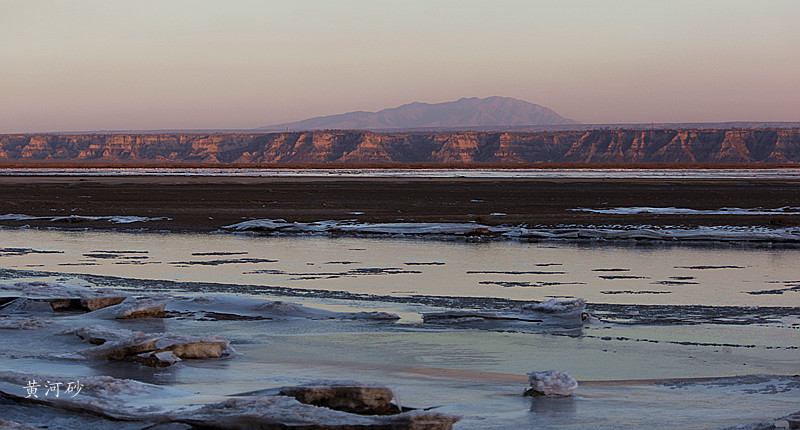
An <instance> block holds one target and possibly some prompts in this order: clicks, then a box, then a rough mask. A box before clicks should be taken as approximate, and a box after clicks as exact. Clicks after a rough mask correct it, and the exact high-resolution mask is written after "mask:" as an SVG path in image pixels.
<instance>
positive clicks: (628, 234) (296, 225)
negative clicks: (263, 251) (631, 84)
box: [222, 219, 800, 243]
mask: <svg viewBox="0 0 800 430" xmlns="http://www.w3.org/2000/svg"><path fill="white" fill-rule="evenodd" d="M222 229H223V230H226V231H233V232H254V233H261V234H328V235H342V234H344V235H388V236H412V237H414V236H422V237H467V238H469V237H479V238H493V239H516V240H527V241H540V240H609V241H643V240H645V241H646V240H651V241H685V242H709V241H712V242H713V241H721V242H777V243H800V228H796V227H774V228H773V227H737V226H697V227H683V226H642V225H627V226H622V225H620V226H608V227H604V226H562V227H542V228H537V227H529V226H508V225H500V226H490V225H485V224H480V223H474V222H469V223H447V222H442V223H413V222H396V223H364V222H356V221H353V220H343V221H332V220H330V221H317V222H307V223H306V222H287V221H285V220H281V219H278V220H273V219H258V220H250V221H244V222H240V223H236V224H231V225H226V226H223V227H222Z"/></svg>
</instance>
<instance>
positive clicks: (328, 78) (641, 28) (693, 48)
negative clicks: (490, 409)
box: [0, 0, 800, 133]
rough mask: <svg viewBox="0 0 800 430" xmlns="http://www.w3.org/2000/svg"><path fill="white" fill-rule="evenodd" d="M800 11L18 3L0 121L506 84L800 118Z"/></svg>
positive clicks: (286, 106) (537, 95)
mask: <svg viewBox="0 0 800 430" xmlns="http://www.w3.org/2000/svg"><path fill="white" fill-rule="evenodd" d="M798 17H800V2H798V1H795V0H767V1H765V0H761V1H744V0H724V1H722V0H704V1H685V0H671V1H662V0H638V1H596V0H552V1H503V0H499V1H495V2H487V1H472V0H457V1H456V0H450V1H436V0H428V1H417V0H405V1H402V2H390V1H375V0H372V1H366V0H363V1H361V0H358V1H356V0H339V1H304V0H298V1H200V0H197V1H169V2H166V1H148V0H143V1H136V2H130V1H116V0H102V1H100V0H94V1H84V0H74V1H69V2H63V1H40V0H5V1H3V2H2V3H0V65H2V67H1V68H0V74H2V75H0V76H2V79H0V100H2V103H0V132H3V133H13V132H34V131H77V130H103V129H130V130H145V129H161V128H220V129H223V128H255V127H259V126H262V125H268V124H275V123H281V122H287V121H295V120H301V119H305V118H307V117H311V116H319V115H329V114H336V113H343V112H348V111H354V110H367V111H375V110H380V109H384V108H388V107H395V106H398V105H401V104H405V103H409V102H412V101H421V102H429V103H436V102H443V101H451V100H456V99H459V98H461V97H487V96H492V95H500V96H508V97H515V98H519V99H523V100H527V101H530V102H532V103H537V104H540V105H543V106H546V107H549V108H551V109H553V110H555V111H556V112H558V113H560V114H561V115H563V116H566V117H569V118H572V119H575V120H577V121H580V122H584V123H614V122H651V121H654V122H695V121H800V27H798V25H797V19H798Z"/></svg>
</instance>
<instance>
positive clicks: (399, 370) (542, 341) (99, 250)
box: [0, 230, 800, 429]
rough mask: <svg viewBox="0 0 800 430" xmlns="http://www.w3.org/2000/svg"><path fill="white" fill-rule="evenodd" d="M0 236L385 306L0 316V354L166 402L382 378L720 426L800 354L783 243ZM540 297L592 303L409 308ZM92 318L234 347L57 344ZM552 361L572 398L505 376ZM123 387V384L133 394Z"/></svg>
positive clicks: (543, 419) (200, 277)
mask: <svg viewBox="0 0 800 430" xmlns="http://www.w3.org/2000/svg"><path fill="white" fill-rule="evenodd" d="M0 244H1V245H0V268H1V269H0V283H9V282H16V281H42V280H45V281H58V282H63V283H68V284H73V285H86V286H91V287H96V286H101V287H113V288H118V289H122V290H124V291H127V292H128V293H129V294H136V295H147V294H153V293H167V294H171V295H176V296H181V295H187V294H198V293H203V294H216V295H220V294H234V295H237V296H241V297H252V298H255V299H259V300H276V299H280V300H287V301H292V302H298V303H303V304H305V305H307V306H312V307H316V308H322V309H327V310H333V311H361V310H380V311H387V312H396V313H397V314H398V315H399V316H400V317H401V319H400V320H399V321H396V322H394V321H391V322H385V321H384V322H378V321H351V320H288V321H258V320H237V319H231V320H210V321H209V320H206V319H203V318H197V317H191V316H184V317H176V318H167V319H164V320H131V321H128V320H113V319H112V320H110V321H108V320H97V319H92V318H93V317H91V316H90V315H91V314H81V315H74V314H53V315H52V316H49V317H48V318H50V321H51V323H50V324H49V325H48V326H46V327H43V328H40V329H38V331H37V330H33V331H32V330H24V331H13V330H0V340H1V341H2V344H3V345H4V350H3V351H2V352H0V371H3V370H15V371H21V372H30V373H32V374H35V373H37V372H38V373H39V374H41V372H45V371H46V372H49V373H48V374H56V375H59V376H60V377H61V378H67V379H68V378H77V377H86V376H87V375H88V376H100V375H110V376H113V377H116V378H133V379H136V380H139V381H143V382H147V383H152V384H156V385H159V386H169V387H175V388H178V389H180V390H184V391H186V392H188V393H198V395H197V396H198V397H190V398H189V399H188V400H186V399H184V400H180V399H174V400H165V401H164V402H163V403H164V404H166V405H170V404H180V403H181V402H184V403H186V402H197V401H200V400H199V399H203V401H219V400H224V396H225V395H229V394H234V393H241V392H244V391H250V390H259V389H264V388H270V387H279V386H285V385H292V384H298V383H303V382H304V381H308V380H312V379H355V380H358V381H362V382H366V383H379V384H386V385H389V386H391V387H393V388H394V389H395V390H396V392H397V393H398V394H399V395H400V397H401V399H403V402H404V403H405V404H408V405H411V406H419V407H427V406H439V407H438V408H437V409H436V410H437V411H440V412H445V413H452V414H456V415H461V416H463V417H464V418H463V419H462V421H461V422H460V423H458V424H457V425H456V429H473V428H475V429H477V428H482V429H489V428H498V429H505V428H520V427H523V428H525V427H530V426H537V427H541V428H568V429H582V428H587V427H588V428H675V427H680V428H698V429H699V428H720V427H725V426H730V425H735V424H741V423H747V422H756V421H763V420H767V419H775V418H777V417H780V416H783V415H786V414H788V413H790V412H793V411H795V410H797V409H798V405H800V380H798V379H797V378H796V377H793V376H787V375H795V374H796V373H797V369H798V368H800V360H798V356H800V354H798V351H799V350H800V318H798V315H800V291H798V290H800V288H798V287H799V286H800V271H798V268H797V264H796V262H797V261H800V249H796V248H769V247H752V246H743V245H737V244H722V243H711V244H706V245H705V246H686V245H668V244H657V243H650V244H645V245H634V244H622V243H617V244H599V243H591V244H587V243H583V244H578V243H572V242H558V241H550V242H541V243H521V242H516V241H495V242H483V243H469V242H463V241H445V240H423V239H398V238H392V239H375V238H357V237H349V238H331V237H318V236H280V237H256V236H250V235H238V234H230V233H227V234H206V235H202V234H175V233H169V234H158V233H147V234H132V233H119V232H105V231H103V232H99V231H98V232H92V231H55V230H0ZM754 293H757V294H754ZM553 297H557V298H559V299H570V298H575V297H583V298H585V299H586V300H587V302H588V304H587V308H586V309H587V311H589V312H590V313H592V314H594V315H595V317H597V318H594V319H592V320H591V321H590V322H589V323H588V324H586V325H584V326H582V327H578V328H575V327H571V328H561V327H553V326H546V325H544V326H543V325H538V324H527V323H519V322H516V323H507V322H502V321H501V322H493V323H489V324H475V325H459V324H453V325H447V324H445V325H438V324H428V323H424V322H423V319H422V315H423V314H426V313H432V312H441V311H447V310H465V309H475V308H478V309H484V310H487V309H488V310H492V309H499V308H507V307H514V306H518V305H520V304H522V303H525V302H530V301H540V300H546V299H549V298H553ZM229 311H230V310H229ZM231 312H235V310H233V311H231ZM98 323H102V324H108V325H110V326H111V327H113V328H125V329H131V330H141V331H145V332H170V333H178V334H185V335H201V336H205V335H209V334H217V335H220V336H223V337H225V338H227V339H229V340H230V341H231V344H232V345H233V347H234V348H235V349H236V350H237V351H238V352H239V354H240V355H237V356H236V357H233V358H231V359H227V360H197V361H193V360H189V361H185V362H183V363H182V364H180V365H177V366H172V367H169V368H164V369H151V368H144V367H141V366H137V365H133V364H131V363H119V362H96V363H95V362H89V363H87V362H84V361H70V360H63V359H61V358H57V357H60V356H62V355H63V354H68V353H75V352H78V351H81V350H82V349H85V348H86V345H85V344H84V343H80V342H77V341H76V340H74V339H73V338H71V337H67V336H63V335H61V336H59V335H57V333H60V332H63V331H64V330H65V328H66V327H74V326H83V325H93V324H98ZM33 334H36V335H35V336H34V335H33ZM549 369H557V370H563V371H567V372H568V373H570V374H571V375H572V376H574V377H575V378H577V379H578V380H579V381H581V386H580V387H579V389H578V391H576V396H575V397H573V398H569V399H530V398H524V397H522V396H521V395H520V393H521V392H522V391H524V389H525V387H526V385H527V380H526V377H525V373H527V372H531V371H534V370H549ZM752 375H769V376H763V377H762V376H752ZM686 378H712V379H713V378H723V379H717V380H712V381H708V380H702V381H688V380H686ZM675 379H677V380H680V382H677V383H676V382H657V383H653V381H665V380H675ZM20 389H21V387H20ZM122 395H123V397H122V398H121V399H120V401H121V402H122V401H133V400H131V399H128V398H126V397H124V393H122ZM698 405H702V407H698ZM742 405H750V406H747V407H742ZM26 408H28V409H26ZM3 411H7V412H0V417H3V418H8V419H16V420H20V421H25V422H28V423H31V424H37V425H46V424H50V425H53V423H54V422H63V423H69V424H64V425H63V427H64V428H80V426H81V424H75V423H76V422H77V421H71V420H72V418H69V417H68V418H63V421H56V419H62V418H60V416H57V414H56V413H55V412H41V410H36V411H33V410H31V409H29V407H22V406H20V407H19V408H17V407H16V406H15V407H14V408H11V409H4V410H3ZM34 412H35V413H34ZM3 413H7V414H9V415H6V416H4V415H3ZM37 420H38V421H37ZM92 426H93V427H94V428H117V427H115V426H116V424H114V423H103V422H100V423H93V424H92Z"/></svg>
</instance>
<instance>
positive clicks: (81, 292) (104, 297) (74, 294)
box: [0, 281, 126, 311]
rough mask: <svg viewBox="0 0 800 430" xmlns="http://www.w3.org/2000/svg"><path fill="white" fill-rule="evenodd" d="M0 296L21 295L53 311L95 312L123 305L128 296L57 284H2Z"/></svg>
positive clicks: (109, 291)
mask: <svg viewBox="0 0 800 430" xmlns="http://www.w3.org/2000/svg"><path fill="white" fill-rule="evenodd" d="M0 295H4V296H6V297H8V296H11V295H19V296H22V297H24V298H26V299H30V300H35V301H45V302H47V303H49V304H50V306H51V308H52V309H53V310H84V311H94V310H97V309H102V308H104V307H108V306H113V305H116V304H119V303H122V301H123V300H125V298H126V296H123V295H120V294H119V293H118V292H115V291H112V290H93V289H90V288H85V287H77V286H72V285H65V284H59V283H55V282H38V281H37V282H17V283H14V284H0Z"/></svg>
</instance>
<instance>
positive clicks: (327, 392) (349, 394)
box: [279, 381, 394, 415]
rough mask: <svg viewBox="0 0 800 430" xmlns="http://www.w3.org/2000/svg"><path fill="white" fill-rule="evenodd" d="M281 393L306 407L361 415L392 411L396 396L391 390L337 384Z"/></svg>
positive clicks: (286, 390) (290, 389)
mask: <svg viewBox="0 0 800 430" xmlns="http://www.w3.org/2000/svg"><path fill="white" fill-rule="evenodd" d="M279 394H280V395H281V396H289V397H294V398H295V399H297V401H299V402H300V403H305V404H307V405H314V406H324V407H326V408H330V409H334V410H337V411H343V412H350V413H354V414H361V415H384V414H387V413H389V412H391V411H392V403H391V402H392V399H393V398H394V393H393V392H392V390H391V388H388V387H384V386H378V385H363V384H360V383H357V382H350V383H348V382H335V381H334V382H327V381H326V382H322V383H309V384H305V385H301V386H296V387H284V388H281V389H280V391H279Z"/></svg>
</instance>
